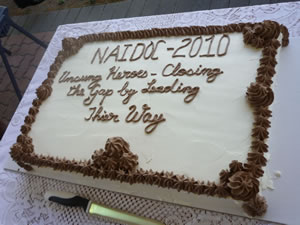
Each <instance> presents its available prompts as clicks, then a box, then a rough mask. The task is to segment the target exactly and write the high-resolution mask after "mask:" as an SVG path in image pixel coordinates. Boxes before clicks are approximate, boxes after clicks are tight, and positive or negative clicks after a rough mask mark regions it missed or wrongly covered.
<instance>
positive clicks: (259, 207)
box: [243, 195, 268, 217]
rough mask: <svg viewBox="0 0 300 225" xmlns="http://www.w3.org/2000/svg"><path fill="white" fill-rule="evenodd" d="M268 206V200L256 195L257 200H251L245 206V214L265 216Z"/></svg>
mask: <svg viewBox="0 0 300 225" xmlns="http://www.w3.org/2000/svg"><path fill="white" fill-rule="evenodd" d="M267 208H268V205H267V202H266V199H265V198H264V197H262V196H260V195H256V197H255V198H252V199H250V200H249V201H248V202H247V203H244V204H243V209H244V210H245V212H246V213H247V214H248V215H250V216H252V217H254V216H263V215H264V214H265V213H266V211H267Z"/></svg>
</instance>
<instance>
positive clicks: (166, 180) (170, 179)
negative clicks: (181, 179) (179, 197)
mask: <svg viewBox="0 0 300 225" xmlns="http://www.w3.org/2000/svg"><path fill="white" fill-rule="evenodd" d="M174 183H175V181H174V174H173V172H166V173H164V175H163V186H164V187H167V188H171V187H173V186H174Z"/></svg>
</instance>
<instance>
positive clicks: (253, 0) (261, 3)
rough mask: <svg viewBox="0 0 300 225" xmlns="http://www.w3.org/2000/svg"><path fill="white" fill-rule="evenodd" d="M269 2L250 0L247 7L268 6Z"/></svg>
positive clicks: (266, 0) (265, 0)
mask: <svg viewBox="0 0 300 225" xmlns="http://www.w3.org/2000/svg"><path fill="white" fill-rule="evenodd" d="M269 3H270V1H269V0H250V2H249V5H263V4H269Z"/></svg>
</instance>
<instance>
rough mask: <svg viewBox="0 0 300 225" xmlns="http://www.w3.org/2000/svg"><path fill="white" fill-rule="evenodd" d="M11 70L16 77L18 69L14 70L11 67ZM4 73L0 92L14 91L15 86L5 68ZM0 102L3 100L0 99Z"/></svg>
mask: <svg viewBox="0 0 300 225" xmlns="http://www.w3.org/2000/svg"><path fill="white" fill-rule="evenodd" d="M11 70H12V72H13V74H14V76H15V74H16V73H17V70H18V69H17V68H14V67H11ZM1 71H3V73H1V74H0V76H2V77H3V79H2V81H1V83H0V91H8V90H14V89H13V86H12V84H11V81H10V78H9V75H8V73H7V71H6V68H5V67H4V70H1ZM0 101H1V98H0Z"/></svg>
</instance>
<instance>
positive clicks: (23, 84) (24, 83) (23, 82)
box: [17, 78, 31, 95]
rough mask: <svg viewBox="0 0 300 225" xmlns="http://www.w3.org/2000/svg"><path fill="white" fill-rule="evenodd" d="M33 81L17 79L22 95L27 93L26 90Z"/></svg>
mask: <svg viewBox="0 0 300 225" xmlns="http://www.w3.org/2000/svg"><path fill="white" fill-rule="evenodd" d="M30 80H31V79H24V78H22V79H17V82H18V85H19V89H20V91H21V93H22V95H23V94H24V93H25V90H26V88H27V87H28V84H29V82H30Z"/></svg>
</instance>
